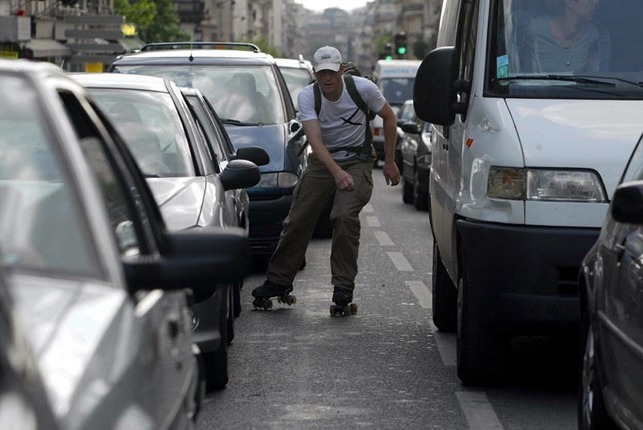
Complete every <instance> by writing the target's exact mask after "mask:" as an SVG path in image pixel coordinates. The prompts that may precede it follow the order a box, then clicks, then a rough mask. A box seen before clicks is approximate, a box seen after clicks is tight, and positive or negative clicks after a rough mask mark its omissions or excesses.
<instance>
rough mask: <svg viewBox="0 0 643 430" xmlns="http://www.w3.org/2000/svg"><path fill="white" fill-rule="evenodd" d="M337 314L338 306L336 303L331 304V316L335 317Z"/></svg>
mask: <svg viewBox="0 0 643 430" xmlns="http://www.w3.org/2000/svg"><path fill="white" fill-rule="evenodd" d="M336 315H337V306H336V305H330V316H331V317H334V316H336Z"/></svg>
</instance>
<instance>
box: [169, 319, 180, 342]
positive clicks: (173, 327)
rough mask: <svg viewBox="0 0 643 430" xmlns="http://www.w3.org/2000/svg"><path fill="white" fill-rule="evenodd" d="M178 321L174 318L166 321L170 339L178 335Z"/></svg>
mask: <svg viewBox="0 0 643 430" xmlns="http://www.w3.org/2000/svg"><path fill="white" fill-rule="evenodd" d="M179 329H180V326H179V322H178V321H177V320H176V319H174V318H173V319H171V320H169V321H168V322H167V332H168V334H169V335H170V339H176V337H177V336H178V335H179Z"/></svg>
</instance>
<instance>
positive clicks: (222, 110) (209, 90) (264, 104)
mask: <svg viewBox="0 0 643 430" xmlns="http://www.w3.org/2000/svg"><path fill="white" fill-rule="evenodd" d="M221 47H227V48H234V49H213V48H221ZM110 71H111V72H113V73H127V74H139V75H153V76H161V77H165V78H168V79H171V80H173V81H175V82H176V83H177V85H179V86H181V87H189V88H198V89H199V90H201V92H202V93H203V94H204V95H205V97H206V98H207V99H208V100H210V102H211V103H212V105H213V106H214V108H215V109H216V112H217V113H218V114H219V117H220V118H221V121H222V122H223V124H225V127H226V130H227V131H228V134H229V135H230V140H231V141H232V144H233V145H234V146H235V148H236V149H237V150H238V149H240V148H243V147H244V146H261V147H262V148H264V149H265V150H266V152H267V153H268V155H269V156H270V163H268V164H266V165H263V166H260V170H261V181H260V182H259V184H258V185H256V186H255V187H252V188H250V189H248V195H249V197H250V215H249V216H250V242H251V244H252V249H253V254H254V255H257V256H263V257H268V256H270V255H271V254H272V252H273V251H274V249H275V247H276V246H277V243H278V241H279V235H280V234H281V225H282V222H283V220H284V219H285V218H286V216H287V215H288V211H289V210H290V203H291V202H292V193H293V190H294V188H295V185H297V182H298V181H299V177H300V175H301V174H302V173H303V171H304V169H305V168H306V165H307V157H306V152H305V150H304V149H303V148H304V136H303V133H301V128H302V126H301V123H300V122H299V121H297V119H296V112H295V108H294V106H293V103H292V99H291V97H290V95H289V91H288V87H287V85H286V82H285V80H284V78H283V76H282V74H281V72H280V71H279V68H278V67H277V64H276V62H275V59H274V58H273V57H272V56H271V55H268V54H266V53H263V52H261V51H260V50H259V48H258V47H257V46H256V45H253V44H249V43H221V42H216V43H215V42H212V43H209V42H200V43H192V42H179V43H155V44H149V45H146V46H144V47H143V48H142V49H141V52H137V53H130V54H124V55H122V56H120V57H118V58H117V59H116V60H115V61H114V62H113V63H112V64H111V66H110Z"/></svg>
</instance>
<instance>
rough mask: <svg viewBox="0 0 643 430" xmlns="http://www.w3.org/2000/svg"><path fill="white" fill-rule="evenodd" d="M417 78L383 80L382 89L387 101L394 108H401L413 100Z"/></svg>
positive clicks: (380, 82) (381, 82)
mask: <svg viewBox="0 0 643 430" xmlns="http://www.w3.org/2000/svg"><path fill="white" fill-rule="evenodd" d="M414 82H415V78H381V79H379V85H380V88H382V94H383V95H384V98H385V99H386V101H387V102H388V103H389V104H390V105H393V106H400V105H402V104H404V102H405V101H407V100H410V99H412V98H413V83H414Z"/></svg>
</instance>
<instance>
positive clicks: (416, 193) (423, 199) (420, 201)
mask: <svg viewBox="0 0 643 430" xmlns="http://www.w3.org/2000/svg"><path fill="white" fill-rule="evenodd" d="M413 178H414V179H413V205H414V206H415V209H417V210H419V211H425V210H428V209H429V195H428V194H427V193H425V192H424V191H421V190H420V177H419V175H418V171H417V168H416V169H415V172H413Z"/></svg>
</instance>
